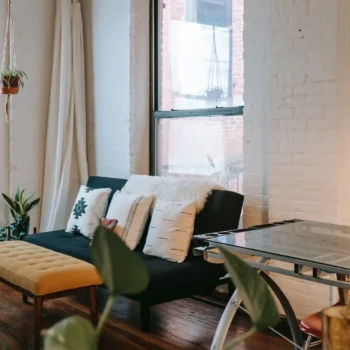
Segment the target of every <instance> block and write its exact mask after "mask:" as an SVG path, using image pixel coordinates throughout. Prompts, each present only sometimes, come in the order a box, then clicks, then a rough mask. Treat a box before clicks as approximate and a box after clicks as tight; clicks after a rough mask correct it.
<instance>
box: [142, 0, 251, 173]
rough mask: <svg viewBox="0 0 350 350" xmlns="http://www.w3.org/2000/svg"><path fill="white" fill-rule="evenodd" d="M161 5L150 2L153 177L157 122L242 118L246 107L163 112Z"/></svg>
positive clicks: (151, 158) (151, 164)
mask: <svg viewBox="0 0 350 350" xmlns="http://www.w3.org/2000/svg"><path fill="white" fill-rule="evenodd" d="M161 3H162V0H150V123H149V124H150V130H149V133H150V147H149V148H150V154H149V159H150V167H149V172H150V174H151V175H158V174H157V173H156V172H157V164H156V162H157V159H156V158H157V121H158V120H160V119H164V118H193V117H198V118H205V117H223V116H227V117H232V116H242V115H243V109H244V106H233V107H216V108H203V109H186V110H184V109H181V110H176V109H172V110H169V111H162V110H161V109H160V108H159V107H160V104H159V102H160V98H161V84H160V76H161V75H160V74H161V64H160V59H161V31H160V28H161V13H162V12H161Z"/></svg>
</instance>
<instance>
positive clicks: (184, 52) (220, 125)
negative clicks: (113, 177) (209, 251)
mask: <svg viewBox="0 0 350 350" xmlns="http://www.w3.org/2000/svg"><path fill="white" fill-rule="evenodd" d="M206 2H208V4H209V5H208V6H209V7H208V8H209V10H210V6H212V4H215V3H220V2H222V3H223V4H224V3H225V2H226V5H225V6H227V7H226V8H229V9H230V10H231V11H232V15H231V14H227V11H226V12H224V13H223V12H222V15H224V16H227V18H228V20H229V22H230V23H228V25H226V26H225V24H224V25H223V26H220V25H219V26H218V27H217V26H214V25H210V24H211V23H212V22H211V20H212V21H213V22H215V21H217V20H221V18H220V17H216V18H215V13H214V12H215V11H213V12H212V13H213V15H212V14H211V12H210V11H209V12H208V11H207V12H205V10H206V8H205V6H207V4H206ZM200 3H203V4H204V5H203V7H202V8H200V7H199V6H200ZM213 9H215V8H213ZM201 11H202V12H201ZM161 12H162V18H161V59H160V61H159V62H161V79H160V81H161V103H160V106H161V109H162V110H171V109H201V108H215V107H216V106H218V107H226V106H236V105H242V104H243V91H244V77H243V73H244V66H243V64H244V63H243V12H244V0H219V1H213V0H163V9H162V11H161ZM203 14H204V15H203ZM222 15H221V17H222ZM211 16H213V17H212V18H211ZM224 20H225V19H223V21H224ZM231 21H232V23H231ZM215 51H216V53H215ZM230 85H231V86H230ZM216 88H218V89H219V90H220V91H221V92H220V94H221V95H219V93H218V92H217V91H218V90H217V89H216ZM213 89H214V90H215V94H216V95H215V96H213V95H212V96H210V95H209V94H210V90H213ZM157 136H158V137H157V143H158V144H157V150H158V155H157V169H158V173H159V174H169V175H175V176H176V175H181V176H184V175H187V176H191V177H210V178H212V179H215V180H217V181H219V182H221V183H222V184H223V185H225V186H228V187H229V188H230V189H232V190H235V191H239V192H242V174H243V117H242V116H233V117H227V116H226V117H224V116H222V117H220V116H217V117H216V116H215V117H207V116H205V113H204V114H203V118H201V117H195V118H177V119H161V120H160V121H159V123H158V133H157Z"/></svg>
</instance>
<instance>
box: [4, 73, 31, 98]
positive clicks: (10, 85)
mask: <svg viewBox="0 0 350 350" xmlns="http://www.w3.org/2000/svg"><path fill="white" fill-rule="evenodd" d="M0 76H1V87H0V93H1V94H2V95H17V94H18V91H19V88H20V87H23V86H24V79H25V78H27V74H26V73H25V72H23V71H22V70H18V69H11V68H5V69H3V70H2V71H1V73H0Z"/></svg>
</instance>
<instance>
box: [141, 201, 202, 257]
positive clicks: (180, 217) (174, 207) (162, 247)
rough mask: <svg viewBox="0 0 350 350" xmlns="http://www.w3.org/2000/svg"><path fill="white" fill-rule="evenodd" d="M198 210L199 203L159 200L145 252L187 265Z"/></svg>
mask: <svg viewBox="0 0 350 350" xmlns="http://www.w3.org/2000/svg"><path fill="white" fill-rule="evenodd" d="M196 209H197V206H196V202H195V201H193V202H191V201H181V202H170V201H162V200H158V201H157V202H156V205H155V207H154V210H153V214H152V219H151V224H150V227H149V230H148V234H147V240H146V244H145V247H144V249H143V252H144V253H145V254H147V255H153V256H157V257H159V258H162V259H167V260H170V261H175V262H178V263H181V262H183V261H184V260H185V259H186V257H187V254H188V249H189V247H190V243H191V239H192V234H193V230H194V220H195V218H196Z"/></svg>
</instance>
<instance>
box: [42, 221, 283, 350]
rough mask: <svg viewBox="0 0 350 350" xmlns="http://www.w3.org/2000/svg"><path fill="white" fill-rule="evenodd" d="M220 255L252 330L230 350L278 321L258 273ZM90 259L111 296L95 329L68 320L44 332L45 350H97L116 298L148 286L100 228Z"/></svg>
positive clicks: (120, 245)
mask: <svg viewBox="0 0 350 350" xmlns="http://www.w3.org/2000/svg"><path fill="white" fill-rule="evenodd" d="M219 249H220V248H219ZM220 251H221V253H222V257H223V259H224V261H225V266H226V269H227V271H228V272H229V273H230V275H231V277H232V280H233V281H234V283H235V285H236V286H237V289H238V290H239V293H240V297H241V298H242V300H243V302H244V304H245V307H246V308H247V310H248V312H249V314H250V316H251V318H252V321H253V327H252V329H251V330H250V331H248V332H247V333H246V334H243V335H242V336H241V337H239V338H238V339H236V340H235V341H234V343H232V344H230V345H229V348H232V347H233V346H235V345H236V344H238V343H239V342H241V341H243V340H244V339H246V338H247V337H249V336H250V335H252V334H254V333H255V332H257V331H260V330H263V329H266V328H268V327H270V326H271V327H272V326H274V325H275V324H276V323H277V322H278V321H279V313H278V310H277V306H276V304H275V301H274V299H273V297H272V295H271V292H270V291H269V288H268V286H267V284H266V282H265V281H264V280H263V279H262V278H261V277H260V276H259V274H258V272H257V271H256V270H254V269H253V268H251V267H250V266H249V265H247V264H246V263H245V262H243V261H242V260H240V259H239V258H238V257H236V256H234V255H232V254H230V253H229V252H227V251H225V250H222V249H220ZM91 258H92V261H93V263H94V265H95V266H96V268H97V270H98V272H99V273H100V275H101V277H102V279H103V281H104V284H105V286H106V288H107V289H108V291H109V294H110V296H109V298H108V300H107V303H106V306H105V309H104V311H103V313H102V315H101V317H100V320H99V323H98V326H97V328H96V329H94V328H93V326H92V324H91V323H90V322H89V321H88V320H86V319H85V318H82V317H77V316H73V317H70V318H67V319H65V320H63V321H61V322H59V323H57V324H56V325H55V326H54V327H52V328H51V329H50V330H49V331H48V332H46V335H45V341H44V348H45V349H46V350H70V349H79V350H96V349H98V339H99V336H100V334H101V332H102V330H103V326H104V323H105V321H106V319H107V317H108V314H109V312H110V310H111V308H112V305H113V301H114V298H115V296H116V295H119V294H136V293H139V292H141V291H142V290H144V289H145V288H146V287H147V285H148V280H149V276H148V271H147V269H146V267H145V266H144V264H143V261H142V260H141V259H140V257H139V256H138V255H137V254H136V253H135V252H133V251H131V250H130V249H129V248H128V247H127V246H126V245H125V243H124V242H123V241H122V240H121V239H120V238H119V237H118V236H117V235H116V234H115V233H114V232H113V231H111V230H109V229H107V228H106V227H103V226H102V225H100V226H99V227H98V228H97V230H96V232H95V235H94V238H93V240H92V244H91Z"/></svg>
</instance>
